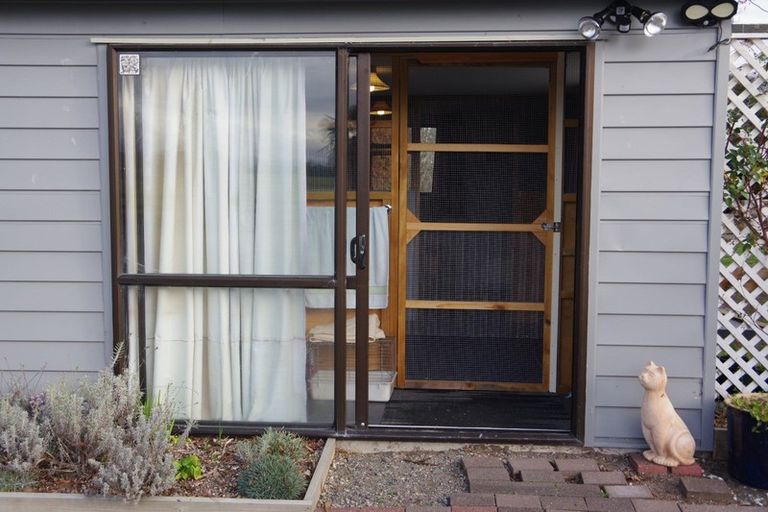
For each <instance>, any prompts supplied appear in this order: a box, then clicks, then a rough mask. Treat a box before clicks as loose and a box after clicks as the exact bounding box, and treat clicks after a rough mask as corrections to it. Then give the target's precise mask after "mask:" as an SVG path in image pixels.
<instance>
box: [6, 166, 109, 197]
mask: <svg viewBox="0 0 768 512" xmlns="http://www.w3.org/2000/svg"><path fill="white" fill-rule="evenodd" d="M100 189H101V176H100V172H99V161H98V160H0V190H100Z"/></svg>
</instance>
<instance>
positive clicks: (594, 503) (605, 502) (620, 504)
mask: <svg viewBox="0 0 768 512" xmlns="http://www.w3.org/2000/svg"><path fill="white" fill-rule="evenodd" d="M584 499H585V501H586V502H587V510H589V511H590V512H635V507H633V506H632V500H630V499H629V498H594V497H589V498H584Z"/></svg>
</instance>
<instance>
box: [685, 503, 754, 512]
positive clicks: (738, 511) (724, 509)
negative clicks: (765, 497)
mask: <svg viewBox="0 0 768 512" xmlns="http://www.w3.org/2000/svg"><path fill="white" fill-rule="evenodd" d="M680 510H682V511H683V512H768V507H740V506H738V505H693V504H690V505H689V504H686V503H681V504H680Z"/></svg>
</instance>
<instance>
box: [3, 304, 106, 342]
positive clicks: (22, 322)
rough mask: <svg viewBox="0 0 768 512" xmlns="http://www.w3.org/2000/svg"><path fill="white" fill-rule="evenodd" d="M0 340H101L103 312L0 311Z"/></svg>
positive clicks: (102, 337)
mask: <svg viewBox="0 0 768 512" xmlns="http://www.w3.org/2000/svg"><path fill="white" fill-rule="evenodd" d="M0 341H57V342H67V341H80V342H103V341H104V314H103V313H50V312H20V311H13V312H9V311H2V312H0Z"/></svg>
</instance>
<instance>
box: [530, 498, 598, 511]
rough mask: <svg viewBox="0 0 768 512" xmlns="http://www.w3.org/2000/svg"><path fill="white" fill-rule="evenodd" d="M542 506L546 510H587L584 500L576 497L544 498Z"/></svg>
mask: <svg viewBox="0 0 768 512" xmlns="http://www.w3.org/2000/svg"><path fill="white" fill-rule="evenodd" d="M541 506H542V507H543V508H544V509H546V510H551V509H558V510H587V502H586V501H584V498H577V497H575V496H542V497H541Z"/></svg>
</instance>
